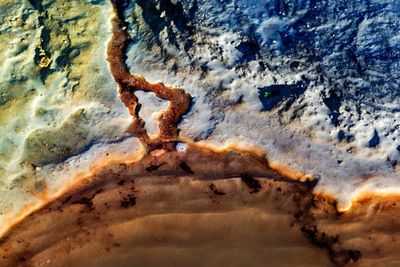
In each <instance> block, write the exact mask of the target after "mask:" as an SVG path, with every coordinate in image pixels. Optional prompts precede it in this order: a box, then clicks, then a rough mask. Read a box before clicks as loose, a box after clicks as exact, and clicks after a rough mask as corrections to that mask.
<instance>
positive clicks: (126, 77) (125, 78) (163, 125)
mask: <svg viewBox="0 0 400 267" xmlns="http://www.w3.org/2000/svg"><path fill="white" fill-rule="evenodd" d="M112 4H113V7H114V11H115V14H116V15H115V17H114V18H113V21H112V23H113V35H112V38H111V41H110V43H109V46H108V51H107V59H108V61H109V62H110V68H111V73H112V75H113V77H114V79H115V81H116V82H117V83H118V87H119V93H120V95H121V100H122V102H123V103H124V104H125V106H126V107H127V108H128V109H129V113H130V114H131V115H132V117H133V122H132V125H131V127H130V129H129V132H130V133H131V134H133V135H134V136H137V137H139V138H140V139H141V141H142V143H143V144H144V145H145V146H146V147H147V146H148V145H153V147H154V145H158V144H163V143H168V142H174V141H177V140H178V134H179V130H178V127H177V124H178V123H179V121H180V120H181V118H182V116H183V115H184V114H185V113H186V112H187V111H188V110H189V106H190V102H191V97H190V95H189V94H187V93H185V91H183V90H182V89H179V88H172V87H169V86H166V85H164V84H163V83H156V84H151V83H149V82H147V81H146V79H145V78H144V77H142V76H140V75H137V74H132V73H130V72H129V70H128V67H127V65H126V63H125V60H126V56H125V50H126V47H127V44H128V42H129V36H128V33H127V31H126V28H127V27H126V25H125V24H126V23H125V22H124V17H123V16H124V15H123V10H124V3H123V1H112ZM138 90H141V91H145V92H153V93H154V94H155V95H156V96H157V97H159V98H161V99H163V100H168V101H169V102H170V104H169V107H168V109H167V110H166V111H165V112H164V114H163V116H162V118H161V120H160V122H159V130H160V132H159V134H158V136H157V137H156V138H155V139H154V140H150V138H149V136H148V134H147V132H146V130H145V129H144V127H143V126H144V124H143V121H142V120H141V119H140V117H139V115H138V112H137V106H138V99H137V97H136V96H135V94H134V92H135V91H138Z"/></svg>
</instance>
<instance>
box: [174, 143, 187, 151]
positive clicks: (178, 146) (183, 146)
mask: <svg viewBox="0 0 400 267" xmlns="http://www.w3.org/2000/svg"><path fill="white" fill-rule="evenodd" d="M175 148H176V151H178V152H185V151H186V149H187V145H186V144H185V143H178V144H176V147H175Z"/></svg>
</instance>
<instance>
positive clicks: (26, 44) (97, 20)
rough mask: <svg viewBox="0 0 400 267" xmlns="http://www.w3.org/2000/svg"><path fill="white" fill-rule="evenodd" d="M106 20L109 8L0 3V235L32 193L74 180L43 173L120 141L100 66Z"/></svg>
mask: <svg viewBox="0 0 400 267" xmlns="http://www.w3.org/2000/svg"><path fill="white" fill-rule="evenodd" d="M111 15H112V10H111V6H110V3H109V2H108V1H89V0H73V1H56V0H52V1H49V0H44V1H36V0H22V1H20V0H7V1H1V2H0V194H1V195H2V199H0V232H1V231H2V229H3V228H4V227H5V224H6V223H7V221H8V220H10V219H12V218H13V217H15V215H16V214H17V213H18V212H19V211H20V210H21V208H22V207H24V206H26V204H29V203H32V202H33V203H35V201H40V199H39V198H35V197H33V196H32V194H37V193H40V191H43V190H44V189H46V190H51V189H53V191H54V190H56V189H57V188H56V184H57V186H58V185H59V184H60V183H61V182H60V181H59V180H60V179H71V177H73V175H69V177H61V176H60V175H58V176H57V177H58V178H54V177H52V175H49V174H45V173H43V170H46V171H48V172H51V171H52V170H53V169H54V170H55V169H57V168H58V169H57V171H60V168H62V167H60V166H63V164H60V166H58V164H59V163H62V162H63V161H64V160H68V159H69V158H71V157H79V153H84V152H85V151H87V150H88V149H90V148H91V146H92V145H93V144H97V145H98V146H99V147H101V149H102V151H103V150H104V151H105V150H106V149H107V148H106V147H108V144H116V143H118V142H120V141H119V140H124V139H125V138H126V136H127V135H126V134H125V133H124V131H125V129H126V127H127V126H128V124H129V122H130V119H131V117H130V115H129V114H128V112H127V110H126V109H125V107H124V106H123V104H122V103H121V102H119V97H118V92H117V87H116V84H115V82H114V81H113V79H112V77H111V75H110V73H109V69H108V64H107V61H106V59H105V51H106V46H107V43H108V39H109V37H110V35H111V25H110V17H111ZM114 150H115V149H114ZM91 153H94V152H91ZM93 155H94V154H93ZM76 162H77V163H79V160H77V161H76ZM85 162H90V160H87V159H86V161H85ZM85 164H86V163H85ZM76 165H77V166H78V165H79V164H76ZM86 165H87V164H86ZM86 165H85V166H86ZM48 166H54V167H48ZM57 166H58V167H57ZM42 167H43V168H42ZM69 168H70V169H71V168H73V167H69ZM76 168H77V169H76V172H79V171H81V170H80V169H79V168H80V167H79V166H78V167H76ZM39 171H42V172H41V173H40V174H38V173H39ZM43 177H45V178H43ZM57 179H58V180H57ZM56 180H57V181H56ZM52 183H53V188H52ZM36 203H37V202H36Z"/></svg>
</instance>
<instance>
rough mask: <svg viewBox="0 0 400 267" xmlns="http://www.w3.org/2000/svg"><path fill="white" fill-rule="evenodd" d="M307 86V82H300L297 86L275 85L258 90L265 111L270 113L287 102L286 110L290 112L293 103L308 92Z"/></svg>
mask: <svg viewBox="0 0 400 267" xmlns="http://www.w3.org/2000/svg"><path fill="white" fill-rule="evenodd" d="M307 86H308V83H307V82H306V81H299V82H297V83H295V84H289V85H288V84H274V85H270V86H266V87H261V88H258V93H259V99H260V101H261V103H262V104H263V111H270V110H272V109H274V108H275V107H277V106H278V105H279V104H280V103H283V102H285V106H284V107H283V108H284V110H288V109H289V108H290V106H291V105H292V104H293V102H294V101H295V100H296V99H297V98H298V97H299V96H300V95H302V94H303V93H304V92H305V91H306V89H307Z"/></svg>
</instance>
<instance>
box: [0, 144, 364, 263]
mask: <svg viewBox="0 0 400 267" xmlns="http://www.w3.org/2000/svg"><path fill="white" fill-rule="evenodd" d="M182 162H185V163H186V164H187V166H190V169H191V173H189V172H188V171H187V170H185V169H182V168H181V167H180V164H181V163H182ZM153 165H157V166H159V167H158V168H157V169H155V170H153V171H151V172H149V171H148V167H149V166H153ZM243 175H248V176H251V177H252V179H256V180H257V187H256V188H257V190H258V191H257V192H253V190H252V187H249V186H248V184H245V183H243V182H242V181H241V179H242V178H241V177H242V176H243ZM146 181H153V182H152V184H150V185H147V186H146V183H148V182H146ZM210 181H212V183H211V185H210ZM152 190H155V191H154V192H153V191H152ZM210 190H211V192H210ZM167 192H169V193H167ZM194 200H196V201H194ZM193 201H194V202H193ZM320 201H321V200H318V199H315V198H314V195H313V194H312V193H311V192H310V188H309V185H308V184H307V183H303V182H299V181H293V180H290V179H288V178H286V177H281V176H280V175H279V174H277V173H276V172H274V171H273V170H271V169H270V168H269V167H268V164H267V162H266V161H265V160H264V159H263V158H262V157H259V156H257V155H254V154H252V153H249V152H245V151H239V150H235V149H231V150H226V151H224V152H218V151H214V150H212V149H204V147H199V146H197V145H196V144H189V146H188V149H187V150H186V151H185V152H177V151H170V150H165V149H158V150H153V151H152V152H151V153H149V154H148V155H146V156H145V157H144V158H142V159H141V160H139V161H137V162H134V163H131V164H124V163H121V164H114V165H112V166H104V167H103V169H99V170H98V171H97V172H96V173H93V175H92V176H91V177H87V179H86V180H84V181H82V182H81V183H80V184H79V185H77V187H76V188H74V189H71V190H70V191H69V192H66V193H65V194H63V195H62V196H60V197H59V198H57V199H55V200H54V201H52V202H50V203H48V204H47V205H46V207H43V208H42V209H40V210H39V211H37V212H35V213H33V214H31V215H30V216H28V217H27V218H25V219H24V220H23V221H22V222H21V223H19V224H18V225H16V226H15V228H14V229H13V230H12V231H10V232H9V233H8V234H7V235H6V236H4V237H3V238H2V240H1V242H0V251H1V252H0V265H1V266H15V265H18V264H22V263H23V264H31V265H32V266H38V265H39V263H40V262H43V261H46V260H47V258H48V257H50V259H51V260H52V261H53V262H57V264H61V266H65V265H67V264H69V263H70V262H69V260H70V257H71V258H73V259H74V261H73V264H74V265H76V266H84V265H85V264H83V263H82V264H81V263H77V262H76V261H78V260H79V261H81V262H86V261H89V262H90V259H88V258H87V257H88V256H87V255H85V253H84V251H87V250H90V249H91V247H92V246H94V247H96V249H99V250H101V251H103V250H105V251H107V250H108V251H107V253H108V254H107V255H108V256H105V257H111V258H112V257H119V253H120V252H121V250H123V251H126V250H128V251H130V250H132V251H136V249H137V247H138V246H139V247H140V244H133V243H130V242H131V240H130V239H129V236H130V235H131V238H133V239H134V238H138V237H137V236H138V232H137V230H135V231H133V232H129V230H126V229H125V230H124V231H127V232H125V233H124V238H122V237H121V238H122V239H123V240H122V239H121V238H111V237H110V238H108V237H107V236H108V234H109V232H110V231H111V232H112V233H113V235H115V233H114V232H115V231H117V232H118V231H119V226H118V225H119V224H124V223H125V222H127V223H128V222H129V223H132V225H135V221H136V220H139V219H140V218H141V217H146V216H148V215H149V214H152V215H151V216H161V215H162V214H164V215H165V216H166V217H168V218H169V219H168V220H172V221H173V220H174V219H173V218H174V216H176V215H174V214H180V213H182V214H187V215H185V216H188V217H189V218H191V216H193V218H197V216H200V214H209V213H210V212H211V213H215V212H218V213H221V214H226V215H223V216H228V215H229V214H230V213H232V212H234V213H237V214H238V216H239V217H238V218H241V217H242V216H243V218H241V219H240V220H242V219H243V220H252V218H253V217H254V218H256V217H257V216H258V215H256V214H253V213H251V214H253V215H251V216H250V217H249V218H246V216H249V215H248V214H247V213H248V212H249V211H251V210H253V209H256V210H258V209H259V210H260V211H259V212H260V214H263V215H262V217H261V218H259V219H260V220H266V223H267V224H266V225H268V222H269V220H272V222H273V221H274V220H275V219H274V218H275V217H274V216H278V217H279V216H283V215H282V214H284V216H286V217H285V219H284V220H283V222H282V223H280V225H281V226H279V227H283V228H285V229H287V230H285V231H291V232H293V233H294V235H295V236H297V237H296V238H297V239H296V240H297V241H296V242H299V241H298V239H299V236H301V233H302V232H303V233H304V234H305V236H306V237H308V238H309V239H310V240H312V242H313V244H315V245H317V246H318V247H320V248H322V249H324V250H325V251H326V252H328V253H327V254H325V253H326V252H324V253H322V254H321V253H319V255H320V258H319V259H318V260H316V262H320V261H324V258H328V257H330V258H331V260H332V261H333V262H334V263H335V264H336V265H337V266H343V265H344V264H345V263H348V262H351V261H354V260H357V259H358V258H354V257H352V256H351V255H353V254H354V253H353V251H354V250H352V249H346V248H345V247H344V246H342V245H341V244H340V238H339V237H336V235H332V233H329V232H328V231H327V232H324V233H323V232H321V231H320V230H319V225H318V222H317V221H316V219H315V217H314V214H313V213H314V212H315V211H314V210H313V209H314V208H315V207H317V206H319V205H321V204H320ZM185 202H187V204H185ZM192 202H193V203H192ZM321 203H324V204H326V203H328V202H326V200H324V201H322V202H321ZM323 210H324V211H326V212H327V214H326V215H325V217H323V218H324V219H327V218H326V217H329V216H333V215H332V214H331V212H334V213H335V214H336V211H335V209H334V206H333V205H331V204H329V205H327V206H326V207H325V206H324V207H323ZM242 212H243V213H242ZM275 212H276V214H275ZM189 214H190V215H189ZM196 214H197V215H196ZM246 214H247V215H246ZM278 214H281V215H278ZM164 215H163V216H164ZM149 216H150V215H149ZM210 216H211V215H210ZM265 216H266V217H265ZM211 217H213V216H211ZM238 218H237V219H238ZM320 219H321V218H319V220H320ZM190 220H192V219H190ZM199 220H201V216H200V218H199ZM238 220H239V219H238ZM257 220H258V219H257ZM158 223H160V224H162V222H158ZM158 223H157V224H156V225H158ZM176 223H177V224H178V225H179V221H176ZM216 223H217V224H218V225H220V224H222V225H229V224H232V225H235V227H239V228H238V229H236V230H235V232H234V233H230V234H229V235H232V236H230V237H227V239H226V245H228V244H229V240H230V239H231V238H235V235H236V234H237V232H240V231H249V232H253V231H255V232H254V233H256V232H257V231H262V229H258V228H257V227H256V226H254V227H255V228H254V229H248V227H250V226H248V225H246V224H238V225H236V224H235V222H233V221H229V220H228V221H224V219H221V218H220V219H218V220H217V221H216ZM193 224H194V225H196V223H195V222H193ZM202 224H206V225H207V222H206V221H202ZM132 227H133V226H132ZM153 227H158V226H151V225H148V229H149V231H150V230H151V229H152V228H153ZM160 227H161V226H160ZM185 227H186V228H185V229H186V230H185V231H188V232H190V231H191V230H190V225H186V226H185ZM196 227H197V226H196ZM208 227H209V228H208ZM232 227H233V226H232ZM206 228H207V229H206V230H205V229H203V230H202V231H205V232H202V233H198V234H200V235H205V236H208V234H209V233H208V231H212V230H211V229H212V228H213V225H212V224H210V225H208V226H207V227H206ZM242 228H243V229H242ZM110 229H113V230H110ZM256 229H258V230H256ZM279 229H280V228H278V229H277V230H275V231H276V233H277V235H278V236H279V234H282V235H285V231H283V230H282V232H280V230H279ZM153 230H154V231H156V229H153ZM143 231H146V230H145V229H143ZM227 231H229V230H227ZM293 233H292V234H293ZM256 236H257V235H256ZM68 238H69V239H68ZM169 238H171V239H174V237H169ZM208 238H210V240H213V237H212V236H210V237H208ZM275 238H276V237H275ZM67 239H68V240H73V241H71V242H69V241H68V242H67V241H66V240H67ZM278 239H279V237H278ZM300 240H301V237H300ZM132 242H133V241H132ZM143 242H153V241H151V239H150V240H147V241H143ZM159 242H161V241H158V240H156V241H154V246H159V245H161V243H159ZM171 242H172V241H171ZM182 242H184V243H185V245H187V246H189V247H190V246H191V245H192V243H191V241H190V240H185V241H182ZM196 242H200V243H199V244H196V246H200V244H202V243H201V242H202V241H200V240H198V241H194V243H193V245H195V243H196ZM210 242H211V241H210ZM215 242H216V240H215ZM218 242H222V243H224V240H223V239H222V240H219V241H218ZM243 242H245V240H244V241H243ZM246 242H247V241H246ZM254 242H255V243H254V246H259V245H260V244H261V246H262V242H267V243H268V242H269V241H268V238H267V237H266V236H263V235H262V234H261V232H260V237H259V238H258V237H257V238H256V237H254ZM113 243H118V244H119V246H117V247H113V246H112V244H113ZM250 243H251V242H250ZM307 243H308V242H307V241H306V239H304V243H302V246H304V248H301V249H300V248H299V249H300V251H303V249H304V250H306V251H308V252H307V253H311V254H313V253H317V252H315V251H316V250H317V249H315V248H312V246H311V244H310V246H308V245H307ZM204 245H205V244H202V245H201V246H204ZM286 245H287V246H289V247H290V246H291V245H290V243H289V244H286ZM177 249H178V248H177ZM220 249H221V251H224V246H222V247H221V248H220ZM238 249H241V246H240V245H239V246H238ZM256 249H257V248H256V247H253V245H251V244H250V245H249V246H248V247H246V248H245V247H244V248H243V251H242V252H243V253H246V255H247V254H249V255H253V254H252V253H253V252H254V251H253V250H256ZM263 249H265V248H263ZM269 249H271V248H269ZM71 251H73V252H71ZM80 251H81V252H80ZM110 251H111V252H110ZM113 251H114V252H113ZM118 251H119V252H118ZM117 252H118V253H117ZM216 252H218V250H216ZM303 252H304V251H303ZM81 253H83V254H81ZM113 253H117V254H118V255H117V254H113ZM356 253H358V252H356ZM317 254H318V253H317ZM294 255H296V253H293V252H292V254H291V257H294ZM343 255H344V256H343ZM349 255H350V256H349ZM356 255H358V254H356ZM164 256H165V255H164ZM164 256H162V255H160V257H164ZM85 257H86V258H85ZM258 257H260V258H263V259H265V260H267V259H270V260H276V259H274V258H273V257H272V256H268V255H265V256H263V255H258ZM269 257H272V258H269ZM299 257H300V256H299ZM314 257H315V256H314ZM75 260H76V261H75ZM101 260H102V256H99V257H95V258H93V259H92V263H91V264H94V263H95V264H97V266H101V264H106V263H105V262H103V263H102V262H101ZM103 260H105V259H103ZM107 260H109V259H108V258H107ZM115 260H116V261H121V260H122V261H123V260H124V259H118V258H116V259H115ZM126 260H127V261H129V262H132V261H133V262H135V259H131V258H129V259H126ZM136 260H138V259H136ZM237 260H245V258H243V259H237ZM99 261H100V262H99ZM177 261H178V262H179V259H177ZM99 264H100V265H99ZM124 264H126V262H124ZM182 264H183V263H182ZM249 264H250V265H252V264H251V262H249ZM301 264H302V262H299V266H301ZM178 265H180V264H178ZM28 266H29V265H28ZM50 266H51V265H50ZM121 266H126V265H123V264H122V265H121ZM157 266H160V265H157ZM211 266H212V265H211ZM214 266H216V265H215V264H214Z"/></svg>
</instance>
